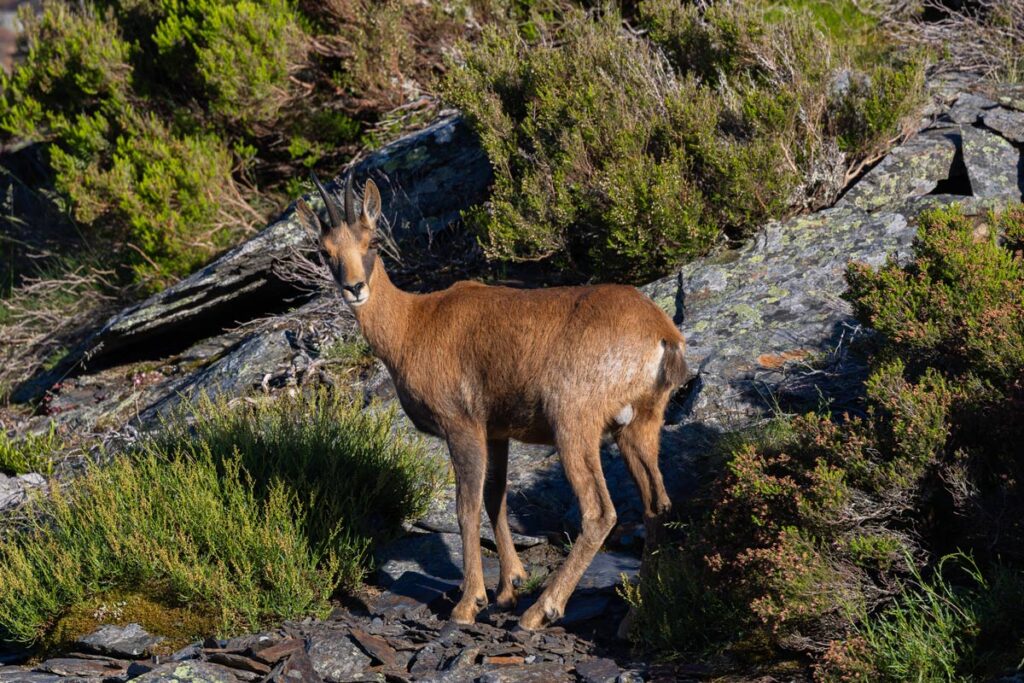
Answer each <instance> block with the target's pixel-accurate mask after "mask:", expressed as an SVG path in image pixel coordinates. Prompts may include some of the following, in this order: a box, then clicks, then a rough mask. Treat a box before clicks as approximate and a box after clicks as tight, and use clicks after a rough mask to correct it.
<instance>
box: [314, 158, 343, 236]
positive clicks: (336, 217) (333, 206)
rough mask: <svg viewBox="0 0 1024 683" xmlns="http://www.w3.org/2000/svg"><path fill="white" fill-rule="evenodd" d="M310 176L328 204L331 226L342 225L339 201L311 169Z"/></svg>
mask: <svg viewBox="0 0 1024 683" xmlns="http://www.w3.org/2000/svg"><path fill="white" fill-rule="evenodd" d="M309 177H310V178H311V179H312V180H313V184H314V185H316V189H317V191H319V192H320V196H321V197H323V199H324V204H325V205H326V206H327V216H328V217H329V218H330V219H331V227H332V228H337V227H340V226H341V214H339V213H338V203H337V201H335V199H334V197H333V196H331V195H330V194H329V193H328V192H327V189H326V188H325V187H324V186H323V185H321V184H320V179H319V178H317V177H316V173H313V172H312V171H310V172H309Z"/></svg>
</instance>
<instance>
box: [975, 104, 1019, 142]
mask: <svg viewBox="0 0 1024 683" xmlns="http://www.w3.org/2000/svg"><path fill="white" fill-rule="evenodd" d="M981 120H982V122H983V123H984V124H985V125H986V126H988V127H989V128H991V129H992V130H994V131H996V132H998V133H999V134H1000V135H1002V136H1003V137H1004V138H1006V139H1007V140H1010V141H1011V142H1017V143H1024V112H1019V111H1013V110H1011V109H1003V108H1002V107H997V108H996V109H993V110H991V111H987V112H985V115H984V116H982V117H981Z"/></svg>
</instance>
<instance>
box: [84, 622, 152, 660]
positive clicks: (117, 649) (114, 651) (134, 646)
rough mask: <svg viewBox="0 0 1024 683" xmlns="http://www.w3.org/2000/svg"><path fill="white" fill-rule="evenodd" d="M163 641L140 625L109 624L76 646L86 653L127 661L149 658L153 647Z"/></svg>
mask: <svg viewBox="0 0 1024 683" xmlns="http://www.w3.org/2000/svg"><path fill="white" fill-rule="evenodd" d="M162 640H163V638H160V637H157V636H153V635H150V634H149V633H148V632H147V631H146V630H145V629H144V628H142V626H140V625H139V624H127V625H126V626H116V625H113V624H107V625H105V626H101V627H99V628H98V629H96V630H95V631H93V632H92V633H90V634H89V635H87V636H83V637H81V638H79V639H78V640H77V641H75V645H76V646H77V647H78V648H81V649H82V650H85V651H86V652H96V653H98V654H101V655H113V656H115V657H123V658H125V659H144V658H146V657H148V656H149V654H150V651H151V649H152V647H153V646H154V645H156V644H157V643H159V642H161V641H162Z"/></svg>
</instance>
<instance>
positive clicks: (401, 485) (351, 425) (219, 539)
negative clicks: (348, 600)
mask: <svg viewBox="0 0 1024 683" xmlns="http://www.w3.org/2000/svg"><path fill="white" fill-rule="evenodd" d="M407 437H408V435H407V434H405V433H404V432H402V431H399V430H398V429H396V425H395V415H394V412H393V411H390V412H388V411H380V410H367V409H365V408H364V406H363V405H362V402H361V401H358V400H356V399H353V398H349V397H346V396H343V395H337V394H331V393H328V392H327V391H326V390H319V391H314V392H310V393H306V394H298V395H295V396H277V397H259V398H257V397H252V398H248V399H244V400H237V401H235V402H228V401H227V400H211V399H206V398H201V399H199V400H197V401H196V402H195V403H192V404H188V405H187V406H185V407H184V408H183V409H182V410H181V411H179V412H178V413H176V414H174V415H173V416H172V417H170V418H169V419H168V421H167V422H166V423H165V424H164V425H163V426H162V428H161V429H159V430H157V431H156V432H154V433H152V434H150V435H148V436H147V437H146V438H144V439H143V440H141V441H140V442H139V443H137V444H135V445H133V446H132V447H131V448H130V449H128V450H120V451H117V452H114V453H111V454H110V455H109V457H104V458H103V460H104V462H103V463H102V464H100V465H97V464H92V463H90V466H89V467H88V469H87V471H86V472H85V473H84V474H81V475H80V476H77V477H75V478H73V479H71V480H70V481H68V482H66V485H61V484H58V483H57V482H56V480H55V481H54V483H53V485H52V486H51V487H50V489H49V490H48V491H47V492H46V495H45V496H40V497H39V498H38V499H36V500H35V501H33V503H32V504H31V505H29V506H28V507H27V508H25V509H22V510H21V511H20V513H21V514H19V515H18V517H17V518H16V519H14V518H12V519H10V520H7V523H5V524H3V525H0V643H4V642H10V641H16V642H20V643H31V642H35V641H38V640H39V639H40V638H43V637H47V638H49V637H52V635H53V634H52V633H50V631H51V629H52V628H53V627H54V625H55V623H56V622H57V620H58V618H59V617H61V616H62V615H65V614H75V613H77V612H80V611H81V610H82V609H83V606H85V605H89V604H93V602H94V601H95V600H97V599H99V598H100V597H101V596H102V595H105V594H107V593H109V592H111V591H114V592H117V593H123V594H126V595H128V596H129V597H130V598H131V599H132V600H134V599H137V598H140V599H142V600H143V601H144V602H147V603H153V604H154V605H155V606H156V607H157V608H158V609H159V607H160V606H163V607H164V608H167V609H169V610H170V613H171V614H172V615H173V614H175V613H178V612H184V613H186V614H188V613H192V614H194V615H197V616H199V617H201V621H202V622H203V623H204V624H206V625H207V626H206V627H207V628H212V629H213V630H214V631H215V632H216V633H221V634H225V633H228V632H231V633H238V632H243V631H245V630H253V629H259V628H261V627H263V626H268V625H270V624H272V623H279V622H280V620H281V619H288V618H300V617H303V616H308V615H315V616H321V617H323V616H326V613H327V612H328V611H329V610H330V603H329V599H330V598H331V596H332V595H334V594H335V592H336V591H338V590H350V589H352V588H354V587H355V586H357V585H358V583H359V582H360V581H361V580H362V578H363V577H364V576H365V573H366V571H367V569H368V568H369V551H370V548H371V544H372V543H373V541H375V540H377V539H384V538H387V537H388V536H389V534H393V533H395V532H396V531H397V529H398V528H399V527H400V524H401V522H402V521H403V520H405V519H413V518H416V517H417V516H420V515H422V514H423V513H424V512H425V511H426V509H427V508H428V507H429V505H430V501H431V498H432V496H433V495H434V494H435V492H436V491H437V488H438V486H439V485H440V484H441V483H442V482H443V481H444V477H445V476H446V472H447V470H446V469H444V468H443V463H440V462H438V461H437V460H436V459H434V458H432V457H430V456H428V454H427V453H426V452H425V450H424V449H423V447H422V444H421V443H419V442H417V441H413V440H409V439H408V438H407ZM57 440H58V437H57V436H56V435H55V434H50V435H47V436H41V437H33V438H31V439H23V440H19V441H17V442H14V441H12V440H10V439H7V438H6V437H3V438H0V468H2V469H13V470H15V471H18V470H24V469H28V468H32V469H37V468H39V467H40V463H47V462H49V460H48V458H47V457H46V455H48V453H42V452H40V451H45V450H47V449H52V448H53V447H54V446H55V445H56V444H55V442H56V441H57ZM158 621H159V620H158ZM165 626H167V627H169V628H171V629H172V630H173V629H174V628H175V625H174V624H166V625H165ZM65 635H69V634H65ZM70 635H71V636H77V635H81V634H80V633H72V634H70ZM201 635H211V633H209V632H208V633H203V634H201Z"/></svg>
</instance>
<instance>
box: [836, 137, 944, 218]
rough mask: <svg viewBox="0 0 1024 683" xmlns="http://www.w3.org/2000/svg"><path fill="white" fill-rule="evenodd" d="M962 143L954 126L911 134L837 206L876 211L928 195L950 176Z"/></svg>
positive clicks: (866, 174) (850, 190) (845, 195)
mask: <svg viewBox="0 0 1024 683" xmlns="http://www.w3.org/2000/svg"><path fill="white" fill-rule="evenodd" d="M959 145H960V133H959V131H958V130H957V129H956V128H955V127H954V128H933V129H929V130H926V131H923V132H921V133H918V134H917V135H916V136H914V137H912V138H910V139H909V140H907V141H906V142H904V143H903V144H902V145H900V146H899V147H896V148H895V149H893V150H892V151H891V152H889V154H888V155H886V157H885V158H884V159H882V160H881V161H880V162H878V164H877V165H876V166H875V167H874V168H872V169H871V170H870V171H868V172H867V173H865V174H864V177H863V178H861V179H860V180H859V181H858V182H857V183H856V184H855V185H854V186H853V187H852V188H850V189H849V191H847V193H846V194H844V195H843V197H842V198H841V199H840V200H839V201H838V202H836V206H853V207H856V208H858V209H863V210H864V211H876V210H878V209H881V208H883V207H886V206H891V205H892V204H895V203H897V202H899V201H902V200H904V199H907V198H909V197H917V196H920V195H925V194H928V193H929V192H931V191H932V190H934V189H935V187H936V186H937V185H938V183H939V181H941V180H945V179H946V178H948V177H949V175H950V171H951V169H952V167H953V159H954V158H955V156H956V151H957V147H958V146H959Z"/></svg>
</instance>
